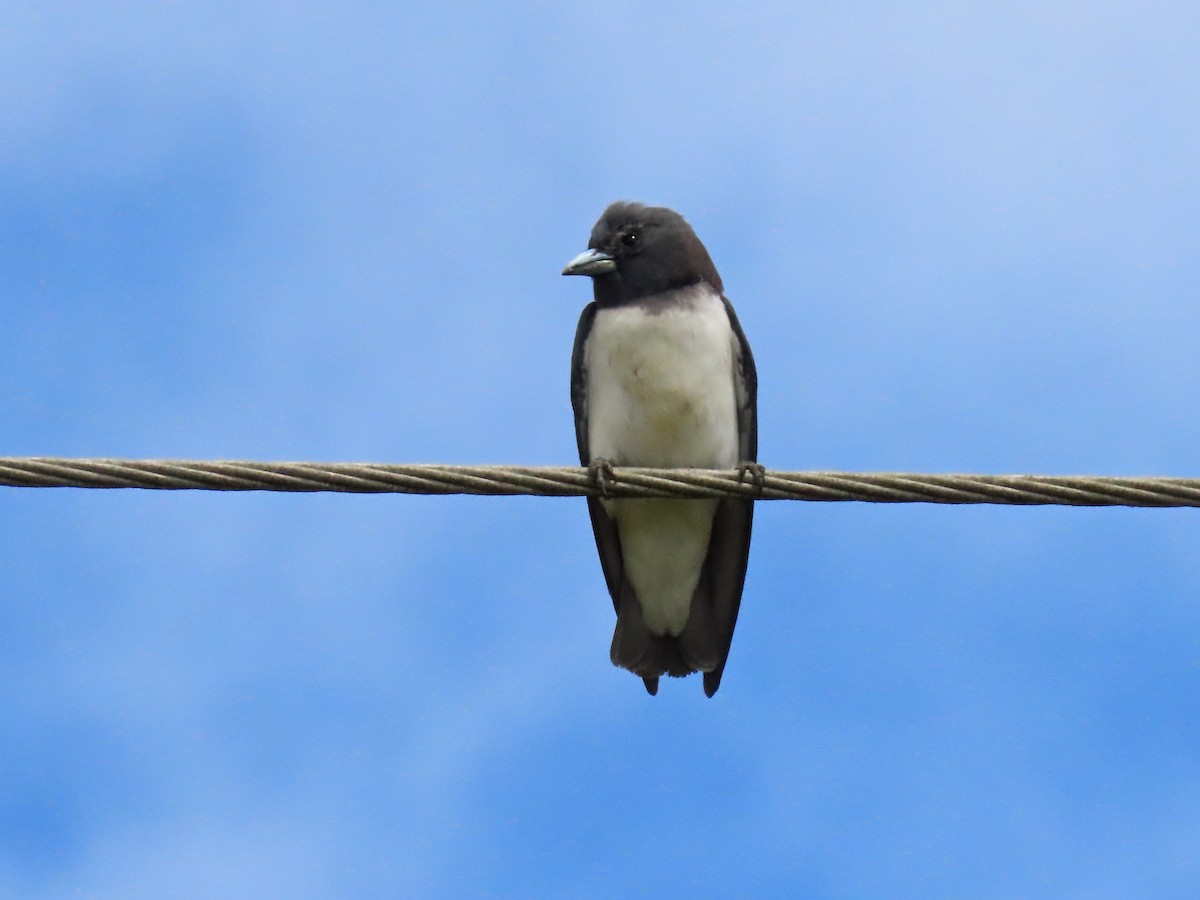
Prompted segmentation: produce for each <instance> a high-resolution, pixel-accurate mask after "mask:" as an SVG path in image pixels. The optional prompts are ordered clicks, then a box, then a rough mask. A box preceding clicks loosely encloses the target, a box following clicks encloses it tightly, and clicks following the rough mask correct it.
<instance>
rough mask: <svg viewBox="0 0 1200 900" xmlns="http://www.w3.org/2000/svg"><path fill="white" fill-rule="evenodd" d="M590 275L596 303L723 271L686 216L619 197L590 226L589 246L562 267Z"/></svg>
mask: <svg viewBox="0 0 1200 900" xmlns="http://www.w3.org/2000/svg"><path fill="white" fill-rule="evenodd" d="M563 274H564V275H588V276H590V277H591V278H592V283H593V285H594V287H595V295H596V300H597V302H598V303H600V304H601V305H604V306H608V305H618V304H621V303H629V302H632V301H635V300H639V299H641V298H643V297H647V296H651V295H654V294H661V293H663V292H665V291H670V290H673V289H675V288H681V287H686V286H688V285H691V284H696V283H697V282H700V281H704V282H707V283H708V284H710V285H711V286H712V287H713V288H714V289H716V290H717V291H721V290H722V285H721V276H720V275H718V274H717V268H716V266H714V265H713V261H712V259H711V258H710V257H709V255H708V251H707V250H706V249H704V245H703V244H702V243H700V238H698V237H696V232H694V231H692V227H691V226H690V225H688V223H687V222H686V221H684V218H683V216H681V215H679V213H677V212H675V211H674V210H672V209H667V208H666V207H663V206H643V205H642V204H641V203H625V202H622V201H618V202H617V203H614V204H612V205H611V206H609V207H608V209H606V210H605V211H604V215H602V216H601V217H600V221H598V222H597V223H596V226H595V227H594V228H593V229H592V236H591V239H590V240H589V241H588V249H587V250H585V251H584V252H583V253H580V254H579V255H578V256H576V257H575V258H574V259H572V260H571V261H570V262H569V263H567V266H566V268H564V269H563Z"/></svg>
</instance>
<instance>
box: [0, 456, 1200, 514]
mask: <svg viewBox="0 0 1200 900" xmlns="http://www.w3.org/2000/svg"><path fill="white" fill-rule="evenodd" d="M607 481H608V483H607V485H606V487H607V491H608V496H611V497H669V498H689V497H692V498H696V497H753V498H756V499H762V500H820V501H849V500H859V501H867V502H871V503H954V504H965V503H995V504H1005V505H1015V506H1048V505H1055V506H1142V507H1147V506H1148V507H1166V506H1200V479H1197V478H1117V477H1106V476H1060V475H918V474H909V473H899V472H869V473H861V472H776V471H770V470H768V471H767V473H766V475H765V477H763V478H762V479H761V481H758V480H756V479H754V478H752V477H751V476H749V475H746V474H743V473H739V472H737V471H720V470H709V469H646V468H633V467H616V468H614V469H613V470H612V477H611V479H607ZM0 486H9V487H76V488H144V489H149V490H169V491H179V490H201V491H305V492H313V491H336V492H340V493H351V494H389V493H399V494H483V495H512V494H528V495H534V496H541V497H579V496H585V495H589V494H590V495H597V494H600V493H601V490H600V488H599V487H598V486H597V484H596V482H595V480H594V479H593V478H592V476H591V473H590V472H589V470H588V469H586V468H582V467H579V466H443V465H391V464H383V463H309V462H236V461H215V462H211V461H200V460H178V459H64V458H57V457H45V456H23V457H16V456H14V457H0Z"/></svg>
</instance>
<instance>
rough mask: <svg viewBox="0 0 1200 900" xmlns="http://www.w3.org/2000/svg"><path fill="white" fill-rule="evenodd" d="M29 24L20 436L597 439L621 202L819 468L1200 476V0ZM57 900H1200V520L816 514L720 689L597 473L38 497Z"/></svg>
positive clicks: (156, 9)
mask: <svg viewBox="0 0 1200 900" xmlns="http://www.w3.org/2000/svg"><path fill="white" fill-rule="evenodd" d="M106 6H107V8H106V9H100V8H99V7H98V5H96V4H73V3H62V4H53V3H20V2H14V3H9V4H7V5H6V6H5V9H4V11H3V13H0V59H3V60H4V62H3V76H2V77H0V103H2V105H3V108H4V110H5V115H4V116H2V117H0V296H2V297H3V303H2V304H0V383H2V384H3V385H4V390H3V391H2V392H0V454H4V455H26V454H29V455H33V454H38V455H74V456H128V457H190V458H252V459H297V460H300V459H309V460H370V461H397V462H400V461H403V462H461V463H466V462H479V463H523V464H562V463H570V462H573V461H574V452H575V451H574V438H573V433H572V426H571V414H570V409H569V403H568V393H567V379H568V360H569V355H570V348H571V341H572V337H573V333H574V327H575V321H576V318H577V316H578V312H579V309H580V308H581V307H582V305H583V304H584V303H585V302H586V301H587V299H588V298H589V293H590V292H589V291H588V289H587V285H586V284H585V283H584V281H583V280H582V279H571V280H568V279H563V278H561V277H560V276H559V274H558V273H559V271H560V269H561V267H562V265H563V263H564V262H565V261H566V260H567V259H568V258H570V257H571V256H573V255H574V254H575V253H576V252H578V251H579V250H581V249H582V248H583V247H584V245H585V243H586V240H587V235H588V233H589V230H590V228H591V225H592V223H593V222H594V220H595V219H596V217H597V216H598V215H599V213H600V211H601V210H602V209H603V208H604V206H605V205H606V204H607V203H608V202H610V201H612V200H614V199H619V198H624V199H640V200H644V201H648V202H653V203H661V204H666V205H670V206H673V207H675V208H676V209H678V210H680V211H681V212H682V213H683V214H684V215H685V216H687V218H688V219H689V221H691V223H692V224H693V225H694V226H695V228H696V230H697V232H698V233H699V234H700V236H701V237H702V238H703V239H704V241H705V243H706V244H707V246H708V248H709V250H710V251H711V253H712V255H713V257H714V259H715V261H716V263H717V265H718V267H719V268H720V270H721V273H722V275H723V278H724V280H725V283H726V287H727V290H728V293H729V295H730V297H731V298H732V299H733V301H734V303H735V304H736V305H737V309H738V313H739V316H740V318H741V320H742V323H743V325H744V326H745V329H746V332H747V334H748V336H749V338H750V341H751V343H752V346H753V348H754V352H755V356H756V359H757V362H758V369H759V376H760V383H761V387H760V395H759V421H760V429H761V431H760V458H761V459H762V460H763V461H764V462H765V463H766V464H767V465H768V466H770V467H775V468H789V469H818V468H819V469H843V470H912V471H922V472H947V471H972V472H1043V473H1096V474H1161V475H1182V476H1190V475H1196V474H1197V473H1198V469H1200V466H1198V464H1197V459H1196V447H1197V446H1200V425H1197V424H1196V419H1195V417H1194V416H1192V415H1191V414H1190V411H1191V409H1192V407H1193V405H1194V400H1195V397H1196V396H1197V392H1198V391H1200V365H1198V364H1197V361H1196V360H1197V353H1196V334H1197V330H1198V326H1200V306H1198V304H1197V303H1196V286H1197V284H1200V259H1198V256H1197V249H1196V248H1197V234H1198V231H1200V214H1198V213H1197V210H1200V79H1197V77H1196V56H1195V48H1196V47H1197V45H1198V41H1200V11H1198V10H1197V8H1196V7H1195V6H1194V4H1186V3H1156V2H1151V3H1138V4H1134V3H1086V4H1085V3H1065V2H1048V3H1046V2H1043V3H1037V4H1034V3H1013V4H1004V5H1002V6H1001V5H999V4H973V5H969V6H968V7H967V8H964V5H960V4H941V3H921V2H917V3H909V4H903V5H897V4H870V3H864V4H842V5H837V6H834V5H829V4H819V5H818V4H778V5H775V4H750V5H741V6H736V5H732V6H731V5H729V4H677V3H663V4H636V3H624V2H612V3H608V4H604V5H601V6H597V5H596V4H587V5H584V4H575V5H572V4H565V5H564V4H553V5H551V4H545V5H538V4H530V5H519V6H516V7H506V6H502V5H492V4H478V5H473V4H459V5H453V4H406V5H404V6H403V8H401V7H399V6H395V5H386V4H342V5H340V6H338V7H337V8H336V9H335V8H333V7H330V6H327V5H326V6H322V5H318V4H306V3H291V4H283V3H279V4H273V3H262V4H255V5H253V6H251V7H249V8H247V7H246V6H245V5H242V4H228V3H226V4H217V3H214V4H207V5H198V4H186V3H184V4H156V5H138V4H107V5H106ZM0 521H2V523H3V524H2V526H0V527H2V529H3V540H0V721H3V722H4V739H3V740H0V894H3V895H10V896H22V897H39V898H40V897H47V898H52V897H62V896H77V895H80V894H82V895H87V896H114V897H115V896H120V897H131V896H163V895H166V894H175V895H182V896H189V895H195V896H201V895H209V896H289V897H332V896H355V895H357V896H368V895H371V896H381V895H395V896H416V895H423V896H462V895H476V894H495V895H505V894H517V893H521V894H523V895H534V896H538V895H557V896H588V895H592V896H614V895H632V896H649V895H663V894H664V893H666V892H668V891H670V892H674V893H682V892H687V893H688V894H690V895H694V896H714V897H716V896H728V895H729V894H730V893H732V892H741V893H743V894H753V893H759V892H762V893H775V894H780V893H783V892H784V891H787V892H788V893H791V894H792V895H802V896H813V897H823V896H837V897H916V896H971V897H981V898H982V897H1016V896H1059V897H1074V896H1078V897H1084V896H1086V897H1127V896H1146V897H1185V896H1194V895H1195V892H1196V890H1197V885H1198V884H1200V863H1198V862H1197V859H1198V858H1200V824H1198V823H1197V818H1196V814H1195V810H1196V809H1197V807H1198V806H1200V757H1198V756H1197V753H1196V747H1197V746H1198V744H1200V713H1198V712H1197V710H1198V709H1200V706H1198V705H1197V697H1198V696H1200V561H1198V558H1197V554H1196V547H1197V545H1198V544H1200V521H1198V520H1197V518H1196V515H1195V513H1194V511H1188V510H1162V511H1145V510H1140V511H1139V510H1072V509H1010V508H1000V507H979V508H970V509H955V508H937V507H932V506H916V505H913V506H896V507H891V506H870V505H858V504H853V505H830V504H801V503H773V504H769V503H764V504H762V505H761V506H760V507H759V509H758V512H757V518H756V531H755V539H754V545H753V552H752V554H751V565H750V574H749V578H748V581H747V587H746V594H745V598H744V602H743V607H742V617H741V620H740V622H739V626H738V634H737V636H736V639H735V641H734V646H733V652H732V655H731V658H730V663H729V667H728V669H727V670H726V674H725V679H724V682H723V685H722V688H721V692H720V693H719V694H718V695H717V697H716V698H715V699H714V700H711V701H709V700H706V699H705V698H704V696H703V694H702V692H701V687H700V684H699V681H698V680H696V679H694V678H693V679H690V680H686V681H672V682H669V683H665V684H664V685H663V689H662V691H661V692H660V694H659V696H658V697H657V698H650V697H648V696H646V694H645V692H644V691H643V690H642V687H641V685H640V683H639V682H638V681H637V680H636V679H635V678H633V677H632V676H630V675H628V674H627V673H624V672H621V671H618V670H616V669H614V668H613V667H612V666H611V665H610V663H609V661H608V644H609V639H610V637H611V629H612V619H613V616H612V608H611V605H610V602H609V600H608V597H607V595H606V594H605V591H604V586H603V581H602V578H601V574H600V568H599V564H598V562H597V560H596V559H595V551H594V548H593V546H592V538H591V535H590V531H589V527H588V524H587V516H586V513H585V510H584V505H583V503H582V501H580V500H564V499H545V498H506V499H495V498H493V499H488V498H464V497H449V498H424V497H404V496H389V497H381V496H375V497H349V496H331V495H317V496H297V495H291V496H289V495H273V496H272V495H249V494H247V495H218V494H209V493H158V492H132V491H116V492H101V491H34V490H17V489H0Z"/></svg>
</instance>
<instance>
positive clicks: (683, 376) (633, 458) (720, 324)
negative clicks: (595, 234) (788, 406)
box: [585, 284, 738, 468]
mask: <svg viewBox="0 0 1200 900" xmlns="http://www.w3.org/2000/svg"><path fill="white" fill-rule="evenodd" d="M735 347H736V339H735V337H734V335H733V330H732V329H731V328H730V325H729V316H728V315H727V314H726V312H725V306H724V304H723V303H722V301H721V297H720V295H719V294H718V293H716V291H714V290H713V289H712V288H711V287H709V286H708V285H705V284H698V285H694V286H692V287H688V288H682V289H680V291H679V292H678V297H677V302H672V303H667V304H662V305H660V306H658V307H656V308H654V309H653V310H651V309H647V308H645V307H642V306H636V305H634V306H625V307H619V308H616V309H601V310H599V311H598V312H597V313H596V318H595V320H594V322H593V324H592V330H591V334H590V335H589V337H588V343H587V351H586V358H585V364H586V366H587V376H586V377H587V417H588V435H589V440H588V445H589V446H588V450H589V452H590V454H591V457H592V458H593V459H598V458H603V459H608V460H611V461H612V462H613V463H616V464H624V465H634V466H664V467H698V468H732V467H733V466H734V465H736V464H737V462H738V432H737V401H736V394H735V388H734V354H735Z"/></svg>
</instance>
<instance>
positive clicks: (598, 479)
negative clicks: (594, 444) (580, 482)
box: [588, 459, 617, 500]
mask: <svg viewBox="0 0 1200 900" xmlns="http://www.w3.org/2000/svg"><path fill="white" fill-rule="evenodd" d="M588 475H589V476H590V477H591V479H592V483H593V484H594V485H596V487H597V488H599V489H600V496H601V497H603V498H604V499H605V500H607V499H608V498H609V497H611V496H612V492H611V491H610V490H609V488H610V487H611V486H612V485H613V484H614V483H615V482H616V480H617V476H616V474H615V473H614V472H613V465H612V460H608V459H593V460H592V462H591V465H589V466H588Z"/></svg>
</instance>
